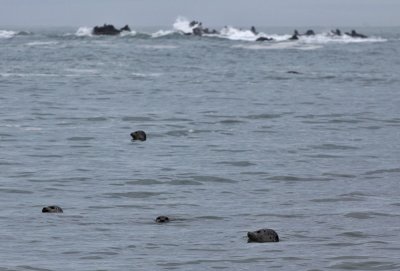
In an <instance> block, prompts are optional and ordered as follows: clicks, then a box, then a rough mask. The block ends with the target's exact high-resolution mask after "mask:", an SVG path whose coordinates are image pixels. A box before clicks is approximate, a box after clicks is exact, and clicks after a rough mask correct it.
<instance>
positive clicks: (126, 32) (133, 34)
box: [120, 30, 137, 37]
mask: <svg viewBox="0 0 400 271" xmlns="http://www.w3.org/2000/svg"><path fill="white" fill-rule="evenodd" d="M136 34H137V32H136V31H135V30H132V31H122V32H121V33H120V35H121V37H126V36H132V37H133V36H136Z"/></svg>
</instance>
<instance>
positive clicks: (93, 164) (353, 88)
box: [0, 19, 400, 271]
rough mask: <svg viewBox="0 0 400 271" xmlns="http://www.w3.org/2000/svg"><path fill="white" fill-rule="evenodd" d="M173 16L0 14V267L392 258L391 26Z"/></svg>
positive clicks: (399, 115) (398, 156)
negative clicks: (22, 20)
mask: <svg viewBox="0 0 400 271" xmlns="http://www.w3.org/2000/svg"><path fill="white" fill-rule="evenodd" d="M185 23H186V24H188V21H185V20H184V19H180V20H178V21H177V22H176V23H175V24H174V25H172V26H166V27H164V28H160V29H153V30H148V29H140V28H135V27H133V26H131V28H132V32H128V33H123V34H121V35H118V36H112V37H110V36H93V35H92V34H91V27H92V26H81V27H76V28H52V27H47V28H30V27H26V28H23V27H19V28H13V27H6V26H4V27H3V26H2V27H0V206H1V208H0V270H1V271H11V270H21V271H25V270H40V271H44V270H54V271H58V270H60V271H61V270H85V271H86V270H87V271H92V270H115V271H117V270H118V271H120V270H289V271H291V270H293V271H298V270H308V271H317V270H374V271H375V270H400V256H399V255H400V184H399V182H400V28H374V27H369V28H367V27H365V28H357V29H356V30H357V31H358V32H360V33H363V34H365V35H367V36H368V38H367V39H361V38H351V37H349V36H341V37H338V36H332V35H330V32H329V31H330V28H322V27H320V28H318V27H314V28H313V29H314V31H315V32H316V34H317V35H316V36H313V37H304V36H302V37H300V39H299V40H298V41H288V38H289V37H290V36H291V35H292V33H293V30H294V28H268V27H264V28H262V27H257V30H258V31H259V32H260V34H258V35H265V36H268V37H273V38H274V41H266V42H256V41H255V39H256V37H257V36H256V35H254V34H253V33H251V32H250V31H249V30H248V29H249V28H250V26H249V27H248V28H247V29H245V28H243V29H240V28H239V27H234V26H232V27H229V26H228V27H225V28H224V29H222V30H221V32H220V34H216V35H205V36H202V37H197V36H191V35H184V34H183V32H184V31H182V28H183V26H184V24H185ZM119 27H122V26H119ZM186 27H187V25H186ZM351 29H352V28H351V27H348V28H346V29H345V28H343V29H341V30H342V32H345V31H350V30H351ZM217 30H220V29H217ZM298 30H299V32H300V33H304V32H305V31H306V30H307V28H299V29H298ZM135 130H144V131H145V132H146V133H147V141H144V142H133V141H131V138H130V133H131V132H133V131H135ZM48 205H59V206H61V207H62V208H63V209H64V213H63V214H44V213H41V209H42V208H43V207H44V206H48ZM159 215H167V216H169V217H170V218H171V220H172V221H171V222H170V223H167V224H156V223H155V221H154V220H155V218H156V217H157V216H159ZM261 228H271V229H274V230H275V231H276V232H277V233H278V234H279V237H280V242H279V243H248V242H247V236H246V235H247V232H248V231H254V230H258V229H261Z"/></svg>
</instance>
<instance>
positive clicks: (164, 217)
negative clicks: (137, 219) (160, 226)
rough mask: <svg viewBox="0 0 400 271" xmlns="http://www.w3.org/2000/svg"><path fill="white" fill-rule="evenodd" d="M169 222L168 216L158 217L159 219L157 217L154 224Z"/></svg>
mask: <svg viewBox="0 0 400 271" xmlns="http://www.w3.org/2000/svg"><path fill="white" fill-rule="evenodd" d="M169 221H170V219H169V217H168V216H163V215H162V216H159V217H157V218H156V223H167V222H169Z"/></svg>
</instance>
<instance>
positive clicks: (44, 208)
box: [42, 205, 63, 213]
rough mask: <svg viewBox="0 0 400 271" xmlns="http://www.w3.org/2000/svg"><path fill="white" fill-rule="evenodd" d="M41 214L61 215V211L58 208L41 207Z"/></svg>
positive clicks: (54, 206)
mask: <svg viewBox="0 0 400 271" xmlns="http://www.w3.org/2000/svg"><path fill="white" fill-rule="evenodd" d="M42 213H63V209H61V207H60V206H56V205H51V206H46V207H43V209H42Z"/></svg>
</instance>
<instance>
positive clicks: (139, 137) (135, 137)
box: [131, 130, 146, 141]
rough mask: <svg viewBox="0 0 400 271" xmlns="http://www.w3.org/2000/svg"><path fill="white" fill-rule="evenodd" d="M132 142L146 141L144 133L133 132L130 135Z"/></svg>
mask: <svg viewBox="0 0 400 271" xmlns="http://www.w3.org/2000/svg"><path fill="white" fill-rule="evenodd" d="M131 137H132V140H139V141H146V133H145V132H144V131H140V130H139V131H135V132H132V133H131Z"/></svg>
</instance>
